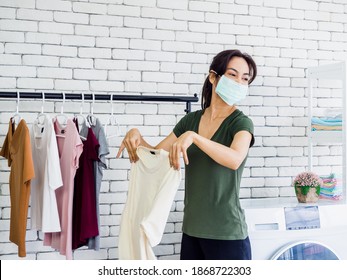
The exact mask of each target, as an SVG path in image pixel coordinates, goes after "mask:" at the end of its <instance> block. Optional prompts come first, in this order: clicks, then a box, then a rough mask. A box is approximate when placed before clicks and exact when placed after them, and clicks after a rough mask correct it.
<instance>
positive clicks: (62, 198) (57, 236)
mask: <svg viewBox="0 0 347 280" xmlns="http://www.w3.org/2000/svg"><path fill="white" fill-rule="evenodd" d="M53 124H54V130H55V134H56V136H57V143H58V151H59V159H60V169H61V175H62V178H63V186H62V187H61V188H58V189H57V190H56V191H55V194H56V197H57V205H58V212H59V219H60V226H61V232H53V233H45V237H44V243H43V244H44V245H48V246H51V247H52V248H54V249H56V250H58V251H59V252H60V254H61V255H65V256H66V259H68V260H71V259H72V206H73V192H74V177H75V174H76V170H77V169H78V167H79V158H80V156H81V153H82V150H83V144H82V141H81V139H80V136H79V134H78V131H77V129H76V126H75V124H74V123H73V122H72V120H71V119H68V120H67V122H66V126H65V127H61V125H60V124H59V122H58V121H57V119H55V120H54V123H53Z"/></svg>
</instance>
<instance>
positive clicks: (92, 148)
mask: <svg viewBox="0 0 347 280" xmlns="http://www.w3.org/2000/svg"><path fill="white" fill-rule="evenodd" d="M88 137H90V139H87V142H88V145H89V147H88V149H87V150H88V158H89V159H91V160H94V161H98V160H99V147H100V145H99V142H98V140H97V139H96V137H95V134H94V132H93V131H92V129H91V128H90V129H89V132H88Z"/></svg>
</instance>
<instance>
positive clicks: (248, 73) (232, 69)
mask: <svg viewBox="0 0 347 280" xmlns="http://www.w3.org/2000/svg"><path fill="white" fill-rule="evenodd" d="M229 69H230V70H234V71H235V72H236V73H239V71H237V70H236V69H235V68H232V67H230V68H227V70H229ZM243 75H247V76H250V74H249V73H243Z"/></svg>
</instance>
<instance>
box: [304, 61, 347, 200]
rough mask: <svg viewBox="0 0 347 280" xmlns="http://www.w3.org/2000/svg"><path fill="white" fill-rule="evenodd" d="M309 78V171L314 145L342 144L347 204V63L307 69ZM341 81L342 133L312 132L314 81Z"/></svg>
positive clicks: (344, 193)
mask: <svg viewBox="0 0 347 280" xmlns="http://www.w3.org/2000/svg"><path fill="white" fill-rule="evenodd" d="M307 78H308V90H309V94H308V121H309V130H308V170H310V171H311V170H312V169H313V164H312V148H313V145H314V144H325V143H326V144H328V143H331V144H333V143H341V144H342V174H341V175H342V184H343V185H342V186H343V201H344V202H346V201H347V200H346V189H347V185H346V184H347V170H346V167H347V147H346V146H347V142H346V140H347V136H346V134H347V122H346V120H347V113H346V112H347V71H346V62H345V61H344V62H339V63H334V64H328V65H322V66H317V67H310V68H307ZM320 79H321V80H339V81H341V82H342V88H341V94H342V96H341V100H342V104H341V108H342V130H341V131H312V126H311V125H312V123H311V120H312V117H314V116H313V115H312V109H313V107H312V106H313V105H312V104H313V102H312V100H313V81H314V80H320Z"/></svg>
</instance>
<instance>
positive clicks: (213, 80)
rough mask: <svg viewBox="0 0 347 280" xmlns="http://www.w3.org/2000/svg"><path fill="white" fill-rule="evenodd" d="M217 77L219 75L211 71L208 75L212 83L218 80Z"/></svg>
mask: <svg viewBox="0 0 347 280" xmlns="http://www.w3.org/2000/svg"><path fill="white" fill-rule="evenodd" d="M216 78H217V75H216V74H215V73H214V72H212V71H211V72H210V74H209V75H208V79H209V81H210V83H211V84H212V85H213V84H214V82H215V81H216Z"/></svg>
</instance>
